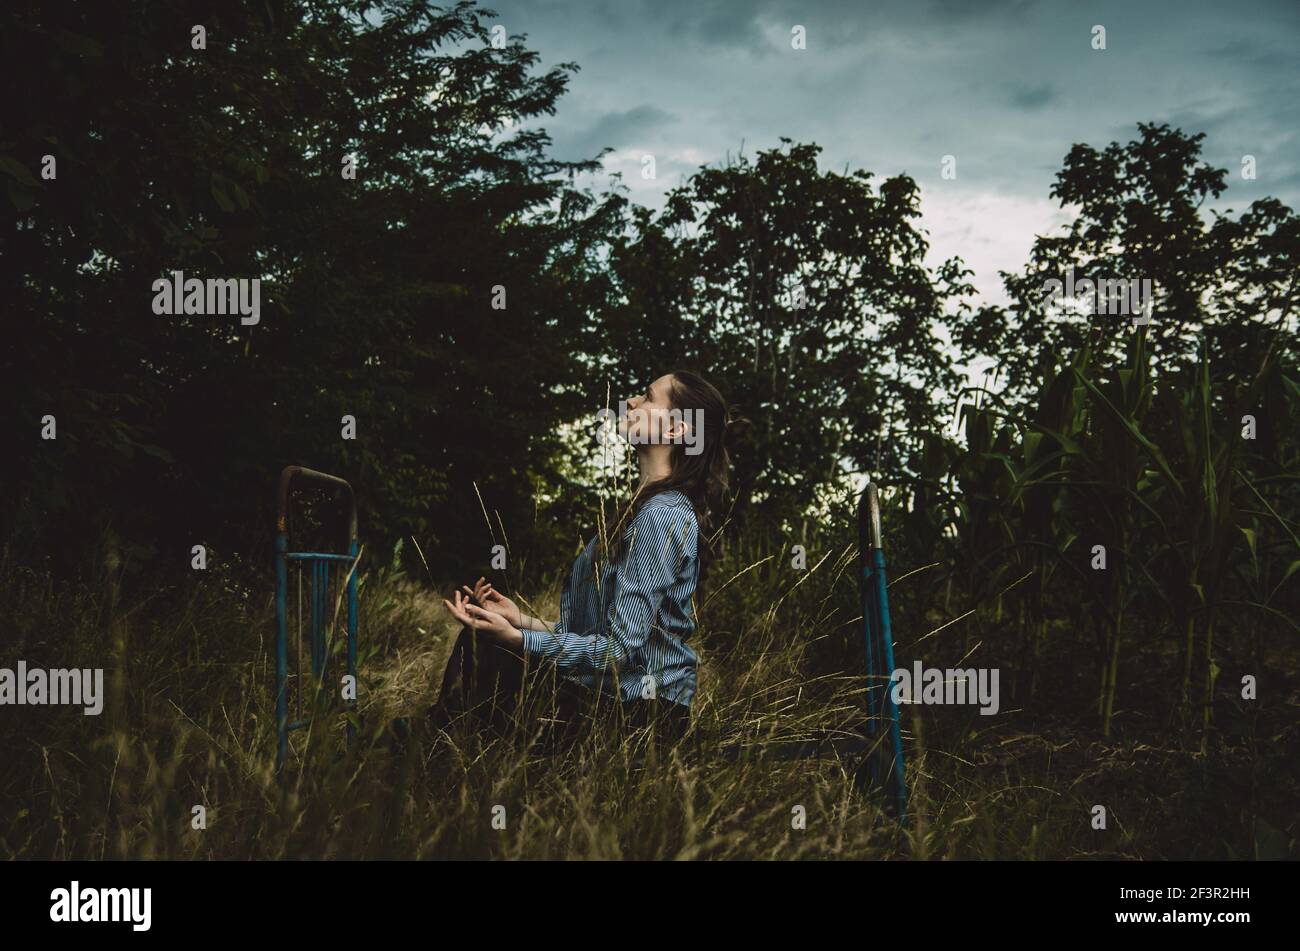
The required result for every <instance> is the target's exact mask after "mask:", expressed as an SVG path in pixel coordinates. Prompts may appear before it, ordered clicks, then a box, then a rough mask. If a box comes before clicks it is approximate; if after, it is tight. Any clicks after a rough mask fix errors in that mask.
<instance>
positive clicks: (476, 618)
mask: <svg viewBox="0 0 1300 951" xmlns="http://www.w3.org/2000/svg"><path fill="white" fill-rule="evenodd" d="M452 597H453V598H455V602H454V603H453V602H451V601H448V600H447V599H446V598H443V599H442V603H443V604H445V605H446V606H447V610H448V611H450V612H451V613H452V616H453V617H455V618H456V620H458V621H460V622H461V623H462V624H468V625H469V626H470V628H471V629H472V630H473V631H474V632H475V633H477V634H482V635H484V636H485V637H490V638H491V639H492V640H494V641H497V642H498V643H500V644H503V645H505V646H506V647H521V646H523V643H524V635H523V634H522V633H521V632H520V631H519V630H518V628H516V627H515V626H514V625H513V624H511V623H510V622H509V621H507V620H506V619H505V618H504V617H502V616H501V615H500V614H497V613H496V612H495V611H489V610H487V609H486V608H481V607H479V606H478V605H477V604H474V603H473V602H471V601H470V600H469V599H468V598H462V597H461V595H460V592H459V591H457V592H454V593H453V595H452Z"/></svg>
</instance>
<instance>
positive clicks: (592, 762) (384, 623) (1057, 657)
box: [0, 525, 1300, 859]
mask: <svg viewBox="0 0 1300 951" xmlns="http://www.w3.org/2000/svg"><path fill="white" fill-rule="evenodd" d="M851 537H853V533H852V530H851V527H850V526H847V525H828V526H825V527H824V528H823V530H822V531H821V533H820V534H819V535H817V536H815V537H809V538H808V539H806V541H805V543H806V544H808V546H809V552H810V554H813V555H814V556H813V557H810V558H809V560H808V565H809V567H808V569H807V570H806V571H800V570H798V569H795V568H793V567H791V560H790V557H789V553H788V551H785V550H784V548H783V544H784V543H783V541H782V539H780V538H776V537H765V538H759V537H748V538H737V539H733V541H732V543H731V545H730V546H729V547H730V550H729V552H728V553H727V555H726V556H725V557H724V558H723V559H722V561H721V562H720V563H719V564H718V565H717V567H716V570H715V574H714V579H715V580H714V584H713V587H712V589H711V590H710V591H706V592H704V593H703V594H702V601H703V602H705V603H704V604H703V605H702V610H701V627H700V631H699V632H698V645H699V649H700V652H701V656H702V667H701V671H700V685H701V689H700V693H699V694H698V696H697V698H696V703H695V709H694V725H693V738H692V742H691V743H688V744H687V745H685V746H684V747H679V748H677V749H675V750H673V751H670V752H669V753H667V754H660V753H658V752H656V751H654V750H653V748H652V747H649V746H648V745H647V744H646V743H645V738H644V737H643V736H641V735H639V734H636V733H633V734H630V735H627V734H623V735H620V734H615V733H610V732H600V733H596V734H593V735H591V736H589V737H588V738H586V739H585V740H584V741H582V742H580V743H579V744H578V745H577V746H576V747H575V748H574V749H572V750H571V751H569V752H568V753H567V754H566V755H563V756H557V755H554V754H546V753H540V752H537V751H535V750H530V749H529V747H528V745H527V744H526V743H519V742H508V741H507V740H502V739H486V738H484V737H480V736H476V735H473V734H466V733H464V732H459V731H453V732H452V734H451V735H449V736H448V737H447V738H446V739H445V740H444V741H443V742H442V743H441V744H439V745H437V746H435V745H433V744H432V743H430V742H427V739H428V738H427V737H425V738H421V737H419V736H417V737H416V738H415V739H413V740H412V741H410V742H408V743H406V744H405V745H404V746H403V745H396V746H395V745H394V744H393V743H392V742H391V739H390V733H389V730H388V725H389V722H390V721H391V719H392V718H393V717H397V716H415V717H419V716H420V714H421V713H422V712H423V711H424V709H425V708H426V707H427V706H428V704H429V703H430V702H432V700H433V699H434V697H435V694H436V689H437V678H438V675H439V673H440V671H441V669H442V665H443V663H444V662H445V659H446V656H447V654H448V652H449V650H450V646H451V643H452V639H453V637H454V635H455V633H456V627H455V625H454V624H453V623H452V622H451V620H450V619H449V618H448V617H446V616H445V614H444V613H443V612H442V610H441V607H440V600H439V594H440V593H439V592H437V591H435V590H433V588H432V586H431V585H430V584H429V583H428V582H427V581H419V582H417V581H415V580H412V579H410V578H407V577H405V576H404V575H403V574H402V572H401V570H400V569H399V568H398V567H397V566H396V564H394V565H381V564H378V562H379V559H372V560H371V563H370V564H369V565H368V566H366V568H365V572H366V573H365V575H364V578H363V582H362V595H361V618H360V629H361V636H362V645H363V653H362V660H361V665H360V669H361V672H362V690H361V701H360V704H359V708H358V711H357V715H358V722H359V725H360V727H361V729H360V731H359V738H358V741H357V742H356V743H355V744H354V746H353V747H352V748H351V749H350V750H349V749H346V748H345V743H344V740H343V736H344V723H343V720H342V719H341V717H340V716H337V715H331V716H323V717H321V718H320V719H319V720H318V721H317V724H316V725H315V726H314V727H313V728H312V730H311V731H310V732H307V731H304V732H298V733H295V734H293V742H292V751H291V755H290V758H289V763H288V765H287V766H286V771H285V775H284V776H283V777H282V778H281V779H280V780H277V779H276V777H275V775H274V758H275V737H274V730H273V724H274V708H273V703H272V697H271V690H272V683H273V676H272V675H273V661H272V651H271V647H272V641H273V634H272V631H273V625H272V619H273V611H272V604H271V597H270V593H271V592H270V581H269V577H268V579H267V580H266V582H265V584H264V585H263V584H258V585H256V586H254V587H247V586H245V585H244V584H242V583H240V582H237V581H235V580H233V579H232V578H231V577H229V576H227V575H225V574H224V573H223V572H222V571H220V570H214V571H212V572H209V573H207V574H204V575H201V576H199V580H187V581H186V582H185V583H183V584H177V585H171V586H166V585H160V586H156V587H155V588H154V589H153V590H151V591H148V592H141V593H134V594H130V595H120V594H119V593H118V585H117V579H116V578H115V577H114V576H113V575H112V573H111V570H110V571H109V572H108V573H107V574H106V576H105V577H104V578H101V579H99V581H98V582H97V583H90V584H85V585H81V586H76V587H66V588H65V587H58V586H55V585H54V584H52V583H51V582H50V581H49V579H48V578H46V577H44V576H42V575H41V574H40V573H38V572H35V571H33V570H30V569H28V568H24V567H22V566H20V565H18V564H16V563H15V562H14V559H12V558H11V557H9V556H6V557H5V559H4V560H3V563H2V564H0V597H3V599H4V603H6V604H8V605H10V606H11V615H10V629H11V631H13V632H14V633H15V635H16V636H14V637H11V638H9V639H7V640H6V643H5V645H4V647H3V649H2V651H0V662H3V664H4V665H6V666H12V665H13V663H14V662H16V660H17V659H18V658H22V659H24V660H26V661H27V662H28V664H29V665H39V666H46V667H62V666H104V667H105V668H106V669H107V673H106V679H107V682H108V683H109V684H110V685H111V687H110V690H109V697H108V700H107V703H106V706H105V710H104V713H103V715H102V716H99V717H86V716H83V714H82V712H81V710H80V708H75V709H69V708H60V707H23V708H6V709H4V710H3V711H0V713H2V714H3V718H2V719H0V755H2V756H3V762H4V764H5V769H4V770H3V773H2V774H0V857H4V858H110V859H120V858H131V859H136V858H139V859H150V858H191V859H212V858H222V859H226V858H257V859H283V858H315V859H324V858H379V857H385V858H409V859H426V858H609V859H612V858H637V859H678V858H681V859H726V858H756V859H809V858H861V859H876V858H904V857H923V858H930V859H964V858H1065V857H1110V856H1129V857H1144V858H1160V857H1165V858H1169V857H1178V858H1187V857H1249V856H1252V855H1254V854H1256V853H1257V852H1258V851H1260V850H1261V849H1263V850H1264V851H1265V852H1268V853H1270V854H1277V853H1282V854H1285V853H1287V852H1288V851H1289V852H1290V853H1291V854H1295V837H1296V832H1297V830H1296V827H1295V821H1296V817H1295V815H1294V810H1293V809H1292V810H1290V811H1288V809H1287V808H1286V805H1285V804H1286V803H1287V802H1290V803H1291V804H1292V805H1293V804H1294V802H1295V801H1296V791H1297V789H1298V788H1300V782H1297V777H1296V768H1295V763H1296V757H1295V755H1294V753H1295V745H1296V732H1295V729H1294V723H1291V724H1290V725H1289V726H1288V725H1286V724H1285V723H1284V722H1282V721H1280V720H1274V721H1268V720H1267V719H1266V717H1263V716H1259V717H1256V718H1255V719H1251V720H1249V721H1242V723H1243V724H1245V725H1244V726H1243V727H1242V730H1241V731H1240V734H1239V735H1238V736H1236V738H1235V739H1233V740H1232V741H1231V742H1226V743H1224V744H1223V745H1222V746H1221V747H1219V748H1217V749H1214V750H1212V751H1210V752H1208V753H1204V754H1203V753H1201V752H1199V751H1184V750H1180V749H1177V748H1174V747H1171V746H1170V745H1169V744H1167V743H1166V742H1164V738H1163V737H1162V736H1161V735H1160V734H1159V733H1158V731H1154V730H1153V731H1152V732H1151V735H1149V736H1146V737H1138V736H1129V737H1128V738H1126V739H1125V740H1124V741H1122V742H1113V741H1107V740H1105V739H1104V738H1103V737H1102V735H1101V733H1100V731H1098V730H1097V729H1096V728H1095V724H1088V723H1087V722H1086V721H1087V719H1088V716H1087V714H1088V709H1087V708H1088V701H1087V699H1086V697H1082V696H1080V697H1078V698H1077V699H1078V700H1080V701H1081V703H1079V705H1078V707H1076V708H1074V709H1071V708H1070V703H1071V702H1073V701H1072V700H1071V698H1072V697H1073V695H1074V694H1077V693H1078V691H1077V690H1076V691H1071V690H1070V689H1069V687H1068V685H1069V684H1070V683H1073V682H1074V681H1075V680H1076V679H1077V676H1076V675H1075V670H1074V668H1075V667H1076V666H1077V658H1076V657H1073V656H1071V652H1070V651H1069V650H1068V649H1067V646H1068V641H1067V640H1066V639H1065V638H1063V637H1062V636H1061V635H1062V633H1063V631H1062V630H1061V625H1060V624H1059V623H1058V622H1056V621H1049V622H1045V624H1046V629H1045V633H1044V636H1043V644H1042V657H1041V658H1040V669H1041V670H1042V671H1043V675H1042V688H1041V689H1047V690H1049V691H1052V692H1054V693H1055V694H1056V695H1057V696H1059V697H1061V698H1062V707H1061V709H1060V711H1059V716H1057V717H1054V718H1045V717H1041V716H1039V717H1037V718H1030V717H1028V716H1027V715H1025V714H1024V713H1019V712H1016V711H1015V710H1012V711H1007V710H1005V708H1004V711H1003V713H1002V714H1001V715H999V716H996V717H981V716H979V715H978V714H977V713H975V712H973V711H972V710H971V709H970V708H939V707H927V708H923V709H922V708H918V707H904V727H905V743H906V744H907V745H908V750H909V764H908V765H909V771H910V776H909V779H910V781H911V784H912V790H913V796H912V802H911V813H912V815H913V816H914V817H915V820H916V821H914V822H912V823H911V824H909V826H908V828H907V829H905V830H903V829H900V828H899V826H898V825H897V824H896V823H894V822H893V821H892V820H891V819H889V818H888V816H887V815H885V814H884V813H882V810H881V806H882V803H881V802H879V801H877V800H876V799H875V798H874V797H873V796H872V795H870V794H869V793H864V792H863V791H861V790H860V789H858V788H857V787H856V786H855V784H854V782H853V771H854V768H855V767H856V765H857V763H856V760H855V758H854V756H853V755H852V754H851V753H844V752H841V753H838V754H837V753H835V752H833V751H832V752H828V753H826V754H825V755H824V756H823V757H822V758H808V759H794V760H789V759H780V758H778V757H777V756H776V754H775V751H776V750H777V749H778V746H777V745H776V744H775V743H774V742H773V740H774V738H775V737H777V736H786V737H788V736H796V737H797V736H822V735H826V734H828V733H831V734H835V733H855V732H857V731H859V730H860V728H861V725H862V720H863V716H864V713H863V711H864V710H865V700H864V696H863V678H862V676H861V673H862V663H861V660H860V650H861V648H860V632H859V626H858V620H857V619H858V616H859V610H858V607H857V599H856V583H855V578H854V576H853V565H854V557H855V553H854V552H853V551H852V549H851V547H850V545H849V542H848V539H850V538H851ZM759 552H762V553H763V554H762V555H761V556H758V557H755V555H756V554H757V553H759ZM755 562H759V564H757V565H755ZM918 567H919V566H918ZM907 568H908V566H907V565H905V564H899V563H897V562H895V570H894V574H895V576H896V577H902V575H903V574H904V573H905V572H906V570H907ZM926 574H927V572H925V571H922V572H918V573H916V574H914V575H911V576H910V577H907V578H905V579H903V580H902V581H901V582H898V583H896V584H895V586H894V588H893V591H892V592H891V594H892V596H893V597H894V599H895V605H896V607H895V626H896V629H897V631H898V634H897V638H898V658H897V660H898V663H899V664H900V665H908V664H910V663H911V661H912V659H913V658H914V657H921V658H923V659H924V660H925V662H926V663H927V664H930V665H935V666H939V665H955V664H956V662H957V661H958V660H960V659H961V657H962V654H963V652H964V649H963V645H962V638H961V637H958V636H955V633H954V632H955V631H956V630H957V629H958V627H959V626H960V625H949V624H948V622H949V621H950V620H951V616H950V615H948V614H945V613H944V611H943V608H942V605H941V604H938V603H931V602H930V601H929V599H928V597H927V596H925V595H924V593H923V591H924V589H923V586H922V585H921V581H922V580H923V579H924V578H925V577H926ZM733 576H738V577H736V580H735V581H733V582H732V583H731V584H724V582H725V581H726V580H727V579H729V578H732V577H733ZM527 594H530V595H532V597H530V598H529V600H530V602H531V603H533V604H534V605H537V606H539V610H540V611H541V612H542V613H543V614H549V615H553V614H554V613H555V611H554V607H555V603H556V600H557V597H556V588H555V585H554V584H552V585H551V586H550V587H549V588H545V587H543V588H542V589H539V590H537V591H533V592H527ZM547 608H549V609H550V610H549V611H548V610H547ZM1009 625H1010V621H1009V619H1005V620H1004V622H1003V627H1005V628H1009ZM936 630H937V633H933V634H931V632H932V631H936ZM996 634H997V632H996V631H994V630H991V629H990V630H986V631H985V632H984V634H983V635H982V636H984V637H988V638H989V639H990V641H991V643H990V645H989V646H987V647H985V648H981V649H982V650H984V651H985V652H986V655H987V657H986V661H985V662H987V661H989V660H997V659H998V657H997V650H996V649H995V646H996V643H997V641H998V638H997V637H996V636H991V635H996ZM1004 640H1005V641H1007V643H1010V639H1009V638H1004ZM1014 653H1015V652H1014V650H1008V651H1006V652H1005V657H1006V660H1007V661H1008V662H1013V661H1014V660H1015V657H1014ZM922 717H923V718H924V723H923V726H922ZM737 744H740V745H742V746H743V747H744V748H745V750H746V752H745V753H744V754H743V755H740V756H738V757H737V756H735V755H732V756H728V755H725V754H724V748H726V747H735V746H736V745H737ZM1096 803H1102V804H1105V805H1106V806H1107V808H1108V810H1109V813H1110V815H1111V817H1112V819H1111V822H1110V825H1109V828H1108V829H1107V830H1106V831H1104V832H1099V831H1095V830H1093V829H1092V828H1091V826H1090V821H1089V820H1090V818H1091V812H1090V810H1091V808H1092V806H1093V805H1094V804H1096ZM1171 803H1177V804H1178V808H1177V809H1172V808H1170V804H1171ZM195 806H203V807H204V808H205V809H206V828H203V829H195V828H193V821H192V820H193V810H194V807H195ZM800 814H802V815H805V816H806V826H805V827H799V825H800V824H799V822H798V821H797V818H798V816H799V815H800ZM494 820H495V821H494Z"/></svg>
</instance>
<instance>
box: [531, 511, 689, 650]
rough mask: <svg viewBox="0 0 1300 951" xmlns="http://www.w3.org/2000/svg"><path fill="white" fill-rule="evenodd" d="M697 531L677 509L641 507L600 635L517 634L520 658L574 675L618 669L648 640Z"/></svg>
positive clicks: (616, 570) (628, 535)
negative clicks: (539, 660)
mask: <svg viewBox="0 0 1300 951" xmlns="http://www.w3.org/2000/svg"><path fill="white" fill-rule="evenodd" d="M695 531H696V528H695V520H694V518H693V517H692V515H691V513H689V512H688V510H686V509H683V508H682V507H681V506H670V505H653V506H652V505H646V506H644V507H642V509H641V511H640V512H638V513H637V516H636V518H635V519H634V520H633V522H632V525H631V527H630V528H629V529H628V534H627V535H626V536H625V537H626V540H627V546H626V550H625V554H624V557H623V558H622V559H621V560H620V563H619V564H618V565H617V567H616V569H615V574H614V585H613V587H614V590H613V592H611V593H610V596H609V601H608V602H607V606H606V609H605V627H604V630H602V631H598V632H596V633H595V634H578V633H574V632H571V631H563V630H559V629H558V628H557V630H556V631H555V633H553V634H552V633H548V632H546V631H530V630H524V631H522V634H523V638H524V643H523V649H524V652H525V653H526V654H528V655H530V656H532V657H538V658H542V659H545V660H549V661H551V662H553V663H555V664H556V665H557V666H559V667H561V668H565V669H568V670H575V671H597V672H599V671H602V670H604V669H606V668H607V667H609V666H610V665H614V666H618V665H620V664H622V663H623V661H624V660H626V659H627V657H628V656H629V655H631V654H633V653H635V652H636V651H638V650H639V649H640V648H641V647H642V645H644V644H645V642H646V640H647V639H648V638H649V637H650V628H651V625H652V624H653V623H654V620H655V616H656V614H657V613H658V611H659V607H660V605H661V604H662V603H663V600H664V597H665V596H666V595H667V593H668V589H669V588H670V587H672V585H673V583H674V582H675V581H676V580H677V569H678V567H679V566H680V564H681V560H682V557H683V555H684V554H685V553H686V551H687V546H688V545H689V544H690V542H691V540H692V538H693V535H694V533H695Z"/></svg>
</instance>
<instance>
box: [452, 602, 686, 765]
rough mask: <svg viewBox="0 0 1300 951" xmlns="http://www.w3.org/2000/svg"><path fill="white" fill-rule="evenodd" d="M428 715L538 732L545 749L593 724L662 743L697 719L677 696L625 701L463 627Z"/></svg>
mask: <svg viewBox="0 0 1300 951" xmlns="http://www.w3.org/2000/svg"><path fill="white" fill-rule="evenodd" d="M429 719H430V725H431V726H432V727H433V728H434V729H435V730H448V729H451V728H452V727H453V725H455V724H457V723H459V724H461V725H463V726H468V727H469V728H470V729H474V730H487V731H491V732H493V733H495V734H497V735H500V736H507V735H510V734H511V733H512V732H514V731H523V735H531V734H532V733H535V734H536V735H537V737H538V738H539V740H540V743H541V746H542V748H544V749H549V750H555V749H559V748H563V747H566V746H568V745H569V744H571V743H572V742H573V741H574V740H576V739H578V738H579V737H581V736H582V735H583V734H584V733H587V732H589V731H591V730H593V729H606V730H614V731H618V730H627V731H630V730H636V729H642V728H649V729H650V730H652V731H653V736H654V739H655V742H656V743H657V744H659V745H660V746H663V745H666V744H672V743H676V742H678V741H679V740H681V739H682V737H683V736H684V735H685V733H686V730H687V727H688V726H689V725H690V710H689V709H688V708H687V707H685V706H683V705H682V704H679V703H675V702H673V701H671V700H630V701H623V702H620V701H618V700H615V699H614V698H612V697H609V696H608V695H605V694H602V693H600V692H598V691H596V690H592V689H589V688H587V687H584V686H582V685H581V684H577V683H574V682H573V681H571V680H568V679H566V678H565V677H564V676H562V675H561V674H560V673H559V670H558V668H556V667H555V665H554V664H549V663H545V662H539V661H533V662H531V663H529V664H525V662H524V659H523V658H522V657H521V656H520V655H518V654H516V653H515V652H514V651H512V650H509V649H507V648H505V647H502V646H500V645H499V644H497V643H496V642H495V641H492V640H490V639H488V638H485V637H482V636H480V635H477V634H475V633H474V631H473V630H472V629H470V628H469V627H466V626H462V627H461V630H460V635H459V636H458V637H457V638H456V644H455V646H454V647H453V648H452V652H451V657H450V659H449V660H448V661H447V667H446V669H445V670H444V671H443V674H442V690H441V692H440V693H439V695H438V700H437V702H436V703H435V704H433V706H431V707H430V708H429ZM516 735H518V734H516Z"/></svg>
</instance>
